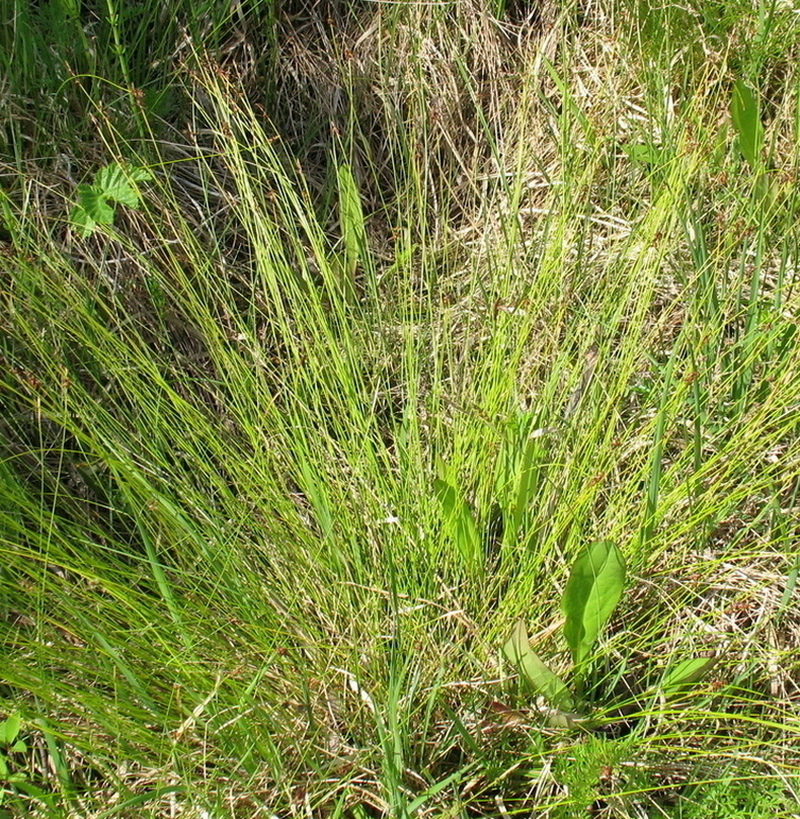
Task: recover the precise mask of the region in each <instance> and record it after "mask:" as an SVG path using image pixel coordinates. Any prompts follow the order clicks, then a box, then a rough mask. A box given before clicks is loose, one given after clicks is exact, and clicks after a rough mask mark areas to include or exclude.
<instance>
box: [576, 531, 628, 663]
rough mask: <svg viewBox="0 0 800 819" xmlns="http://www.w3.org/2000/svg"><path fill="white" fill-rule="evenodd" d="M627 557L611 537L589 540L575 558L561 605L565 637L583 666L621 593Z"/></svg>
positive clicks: (578, 661)
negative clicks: (608, 538) (594, 540)
mask: <svg viewBox="0 0 800 819" xmlns="http://www.w3.org/2000/svg"><path fill="white" fill-rule="evenodd" d="M625 572H626V567H625V559H624V557H623V556H622V552H620V550H619V548H618V547H617V545H616V544H615V543H613V542H611V541H608V540H598V541H596V542H595V543H591V544H589V546H587V547H586V548H585V549H584V550H583V551H582V552H581V553H580V554H579V555H578V557H577V558H576V560H575V563H574V564H573V566H572V572H571V573H570V576H569V580H568V581H567V585H566V587H565V589H564V596H563V598H562V600H561V608H562V611H563V612H564V615H565V617H566V621H565V623H564V637H565V638H566V640H567V644H568V645H569V647H570V650H571V652H572V657H573V661H574V662H575V665H576V666H580V665H581V664H582V663H583V662H584V660H585V659H586V658H587V657H588V655H589V652H590V651H591V649H592V646H593V645H594V642H595V640H596V639H597V638H598V636H599V635H600V632H601V630H602V628H603V626H604V625H605V624H606V622H607V621H608V618H609V617H610V616H611V614H612V612H613V611H614V609H615V608H616V606H617V604H618V603H619V601H620V598H621V597H622V590H623V588H624V586H625Z"/></svg>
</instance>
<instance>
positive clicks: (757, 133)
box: [731, 79, 764, 168]
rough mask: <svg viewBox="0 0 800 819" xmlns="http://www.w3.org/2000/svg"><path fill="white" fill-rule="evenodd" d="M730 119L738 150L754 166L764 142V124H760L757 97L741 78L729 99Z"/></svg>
mask: <svg viewBox="0 0 800 819" xmlns="http://www.w3.org/2000/svg"><path fill="white" fill-rule="evenodd" d="M731 119H732V120H733V126H734V128H736V133H737V135H738V138H739V139H738V145H739V151H740V152H741V154H742V156H743V157H744V158H745V159H746V160H747V162H748V163H749V164H750V167H752V168H755V167H756V166H757V165H758V161H759V157H760V155H761V147H762V145H763V143H764V126H763V125H762V124H761V112H760V110H759V104H758V97H757V96H756V93H755V91H754V90H753V89H752V88H751V87H750V86H749V85H748V84H747V83H745V82H744V81H743V80H741V79H739V80H736V84H735V85H734V88H733V98H732V100H731Z"/></svg>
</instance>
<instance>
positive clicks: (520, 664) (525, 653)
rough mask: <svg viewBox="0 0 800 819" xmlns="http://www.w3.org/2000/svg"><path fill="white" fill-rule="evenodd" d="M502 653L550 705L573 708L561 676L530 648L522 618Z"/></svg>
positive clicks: (567, 709)
mask: <svg viewBox="0 0 800 819" xmlns="http://www.w3.org/2000/svg"><path fill="white" fill-rule="evenodd" d="M503 654H505V656H506V658H507V659H508V660H509V661H510V662H511V663H513V664H514V665H515V666H516V667H517V668H518V669H519V671H520V673H521V674H522V675H523V676H524V677H525V679H526V680H528V682H529V683H530V684H531V685H532V686H533V687H534V688H535V689H536V691H538V692H539V694H541V695H542V696H543V697H545V698H546V699H547V701H548V702H549V703H550V704H551V705H553V706H555V707H556V708H559V709H563V710H565V711H570V710H572V709H573V707H574V702H573V698H572V695H571V694H570V692H569V689H568V688H567V686H566V684H565V683H564V681H563V680H562V679H561V677H559V676H558V674H556V673H555V672H553V671H551V670H550V669H549V668H548V667H547V666H546V665H545V664H544V663H543V662H542V661H541V660H540V659H539V655H538V654H537V653H536V652H535V651H534V650H533V649H532V648H531V644H530V641H529V640H528V632H527V629H526V628H525V623H524V622H523V621H522V620H520V621H519V622H518V623H517V624H516V625H515V626H514V631H513V632H512V633H511V637H509V638H508V641H507V642H506V644H505V645H504V646H503Z"/></svg>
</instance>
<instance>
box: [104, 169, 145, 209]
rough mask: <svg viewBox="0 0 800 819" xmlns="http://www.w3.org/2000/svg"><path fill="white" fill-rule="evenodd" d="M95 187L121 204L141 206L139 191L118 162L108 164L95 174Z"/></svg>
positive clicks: (108, 197) (130, 206)
mask: <svg viewBox="0 0 800 819" xmlns="http://www.w3.org/2000/svg"><path fill="white" fill-rule="evenodd" d="M94 187H95V188H96V189H97V190H99V191H100V192H101V194H102V195H103V196H105V197H106V198H107V199H112V200H113V201H114V202H119V203H120V204H121V205H127V206H128V207H129V208H136V207H138V206H139V192H138V191H137V190H136V188H135V187H134V186H133V182H132V181H130V180H129V179H128V177H127V176H126V173H125V170H124V169H123V168H122V167H121V166H120V165H119V164H118V163H117V162H112V163H111V164H110V165H106V167H105V168H101V169H100V170H99V171H98V172H97V173H96V174H95V177H94Z"/></svg>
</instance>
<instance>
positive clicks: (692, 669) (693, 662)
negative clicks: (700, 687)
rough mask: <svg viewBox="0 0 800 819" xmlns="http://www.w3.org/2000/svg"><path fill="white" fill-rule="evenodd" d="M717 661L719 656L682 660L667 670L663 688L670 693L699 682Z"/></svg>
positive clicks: (662, 684)
mask: <svg viewBox="0 0 800 819" xmlns="http://www.w3.org/2000/svg"><path fill="white" fill-rule="evenodd" d="M717 661H718V658H717V657H692V658H690V659H688V660H682V661H681V662H679V663H678V664H677V665H676V666H675V667H674V668H672V669H670V670H669V671H668V672H667V675H666V676H665V677H664V681H663V682H662V683H661V689H662V690H663V691H664V692H665V693H669V692H674V691H675V690H676V689H679V688H681V687H682V686H684V685H691V683H695V682H698V681H700V680H702V679H703V677H705V675H706V674H707V673H708V672H709V671H710V670H711V669H712V668H713V667H714V666H715V665H716V664H717Z"/></svg>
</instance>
